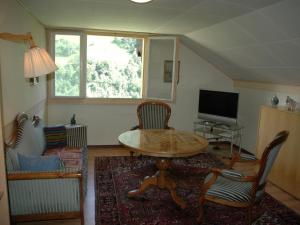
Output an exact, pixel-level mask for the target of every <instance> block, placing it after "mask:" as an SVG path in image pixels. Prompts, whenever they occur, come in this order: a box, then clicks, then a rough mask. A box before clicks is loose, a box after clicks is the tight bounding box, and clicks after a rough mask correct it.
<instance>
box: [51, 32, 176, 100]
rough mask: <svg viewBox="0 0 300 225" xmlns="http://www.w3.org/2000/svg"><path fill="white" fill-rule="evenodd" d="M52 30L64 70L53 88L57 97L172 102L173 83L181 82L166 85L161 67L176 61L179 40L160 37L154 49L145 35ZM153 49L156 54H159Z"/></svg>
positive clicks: (54, 49) (58, 73) (58, 60)
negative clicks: (165, 62) (145, 99)
mask: <svg viewBox="0 0 300 225" xmlns="http://www.w3.org/2000/svg"><path fill="white" fill-rule="evenodd" d="M48 32H49V34H50V40H51V42H50V43H51V52H52V55H53V56H54V59H55V62H56V64H57V66H58V68H59V69H58V70H57V71H55V74H54V79H53V82H52V85H51V93H52V97H58V98H61V97H64V98H66V97H67V98H75V99H76V98H80V99H82V98H84V99H141V98H147V97H151V98H163V99H169V100H170V99H171V98H172V96H173V91H174V88H173V84H174V83H176V82H174V79H173V78H174V75H173V76H172V79H171V78H170V79H171V82H170V83H168V84H164V68H163V66H162V65H163V62H164V61H165V60H171V61H174V60H175V58H174V57H175V56H174V55H175V46H176V45H175V41H174V40H175V39H174V38H172V39H170V40H167V39H166V37H164V39H163V40H162V41H160V42H159V40H158V39H157V40H156V43H159V44H161V45H158V44H155V45H154V44H153V43H154V41H153V40H151V39H149V38H148V37H145V36H142V35H132V36H131V35H129V34H126V35H122V34H121V35H116V34H114V35H109V34H105V35H103V34H98V33H97V34H94V33H92V34H90V33H85V32H83V31H80V32H73V33H71V32H67V31H48ZM150 43H151V48H153V49H152V53H150V52H151V51H150V49H149V47H150ZM161 46H164V47H161ZM166 46H170V47H166ZM154 47H155V49H157V50H155V51H154ZM168 52H169V53H168ZM144 56H145V57H146V58H147V59H148V61H147V62H146V61H145V60H144V58H145V57H144ZM153 57H154V58H153ZM153 59H155V60H154V61H153ZM148 65H150V67H151V68H150V67H149V66H148ZM144 68H147V70H144ZM175 70H176V68H175V67H174V68H173V71H175ZM176 74H177V73H176ZM150 85H151V86H150ZM153 93H157V94H153ZM164 93H165V94H164Z"/></svg>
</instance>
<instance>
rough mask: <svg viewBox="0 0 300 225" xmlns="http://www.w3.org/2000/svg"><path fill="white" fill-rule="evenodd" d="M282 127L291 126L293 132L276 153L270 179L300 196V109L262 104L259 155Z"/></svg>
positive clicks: (287, 127)
mask: <svg viewBox="0 0 300 225" xmlns="http://www.w3.org/2000/svg"><path fill="white" fill-rule="evenodd" d="M281 130H288V131H289V132H290V135H289V137H288V139H287V141H286V143H285V144H284V145H283V148H282V149H281V150H280V152H279V154H278V156H277V159H276V161H275V163H274V165H273V168H272V170H271V173H270V175H269V181H271V182H272V183H274V184H275V185H277V186H279V187H280V188H282V189H283V190H285V191H286V192H288V193H290V194H292V195H293V196H295V197H296V198H298V199H300V112H290V111H287V110H286V109H285V108H273V107H270V106H262V107H261V109H260V119H259V128H258V139H257V140H258V142H257V157H258V158H260V157H261V155H262V152H263V151H264V149H265V147H266V145H267V144H268V143H269V142H270V141H271V140H272V139H273V137H274V136H275V135H276V134H277V133H278V132H279V131H281Z"/></svg>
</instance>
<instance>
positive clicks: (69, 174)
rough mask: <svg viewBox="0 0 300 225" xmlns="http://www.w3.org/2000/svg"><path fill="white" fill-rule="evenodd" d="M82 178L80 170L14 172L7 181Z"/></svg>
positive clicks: (8, 175) (8, 176) (10, 173)
mask: <svg viewBox="0 0 300 225" xmlns="http://www.w3.org/2000/svg"><path fill="white" fill-rule="evenodd" d="M81 177H82V172H81V170H80V169H78V168H72V169H63V170H56V171H47V172H44V171H43V172H31V171H13V172H9V173H8V174H7V180H36V179H64V178H81Z"/></svg>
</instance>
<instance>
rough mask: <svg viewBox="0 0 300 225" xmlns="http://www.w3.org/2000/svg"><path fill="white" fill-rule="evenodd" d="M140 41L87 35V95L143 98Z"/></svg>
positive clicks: (92, 96)
mask: <svg viewBox="0 0 300 225" xmlns="http://www.w3.org/2000/svg"><path fill="white" fill-rule="evenodd" d="M140 42H142V39H136V38H129V37H112V36H96V35H88V36H87V76H86V77H87V78H86V96H87V97H91V98H94V97H96V98H141V97H142V57H141V55H140V53H138V45H139V43H140Z"/></svg>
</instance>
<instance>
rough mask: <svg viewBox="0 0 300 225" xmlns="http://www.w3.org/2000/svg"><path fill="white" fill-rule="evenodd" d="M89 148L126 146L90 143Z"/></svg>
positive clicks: (121, 146)
mask: <svg viewBox="0 0 300 225" xmlns="http://www.w3.org/2000/svg"><path fill="white" fill-rule="evenodd" d="M87 147H88V148H89V147H91V148H124V146H123V145H88V146H87Z"/></svg>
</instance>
